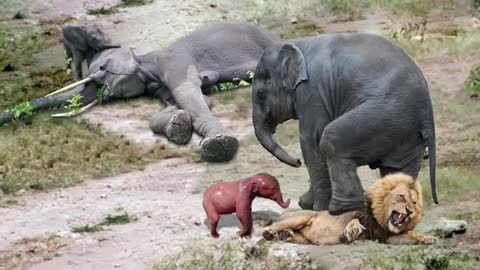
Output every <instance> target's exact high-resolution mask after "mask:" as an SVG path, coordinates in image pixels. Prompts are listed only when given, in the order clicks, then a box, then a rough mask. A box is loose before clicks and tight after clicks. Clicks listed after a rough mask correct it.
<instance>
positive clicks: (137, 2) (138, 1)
mask: <svg viewBox="0 0 480 270" xmlns="http://www.w3.org/2000/svg"><path fill="white" fill-rule="evenodd" d="M147 3H148V1H147V0H122V5H123V6H126V7H129V6H142V5H146V4H147Z"/></svg>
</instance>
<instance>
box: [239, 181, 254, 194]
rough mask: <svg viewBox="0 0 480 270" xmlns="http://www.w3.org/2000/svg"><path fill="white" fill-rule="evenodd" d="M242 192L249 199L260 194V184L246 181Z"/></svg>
mask: <svg viewBox="0 0 480 270" xmlns="http://www.w3.org/2000/svg"><path fill="white" fill-rule="evenodd" d="M240 192H241V193H242V194H243V195H245V196H248V197H252V196H254V195H255V194H256V193H257V192H258V184H257V182H255V181H245V182H243V183H242V185H241V187H240Z"/></svg>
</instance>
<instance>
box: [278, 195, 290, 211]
mask: <svg viewBox="0 0 480 270" xmlns="http://www.w3.org/2000/svg"><path fill="white" fill-rule="evenodd" d="M275 202H277V203H278V205H280V206H281V207H282V208H287V207H288V206H289V205H290V199H288V200H287V201H283V197H282V193H278V195H277V196H276V199H275Z"/></svg>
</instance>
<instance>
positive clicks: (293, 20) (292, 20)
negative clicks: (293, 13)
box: [290, 17, 298, 24]
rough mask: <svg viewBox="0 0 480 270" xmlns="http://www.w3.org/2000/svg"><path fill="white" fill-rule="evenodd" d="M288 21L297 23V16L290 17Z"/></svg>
mask: <svg viewBox="0 0 480 270" xmlns="http://www.w3.org/2000/svg"><path fill="white" fill-rule="evenodd" d="M290 23H291V24H297V23H298V20H297V18H296V17H293V18H291V19H290Z"/></svg>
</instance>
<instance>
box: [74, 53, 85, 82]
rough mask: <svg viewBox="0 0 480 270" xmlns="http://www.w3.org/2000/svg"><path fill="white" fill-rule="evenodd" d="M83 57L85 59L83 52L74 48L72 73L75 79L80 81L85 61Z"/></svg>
mask: <svg viewBox="0 0 480 270" xmlns="http://www.w3.org/2000/svg"><path fill="white" fill-rule="evenodd" d="M83 59H84V56H83V53H82V52H80V51H78V50H74V51H73V59H72V62H73V63H72V64H73V65H72V73H73V79H75V81H79V80H81V79H82V77H83V75H82V62H83Z"/></svg>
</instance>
